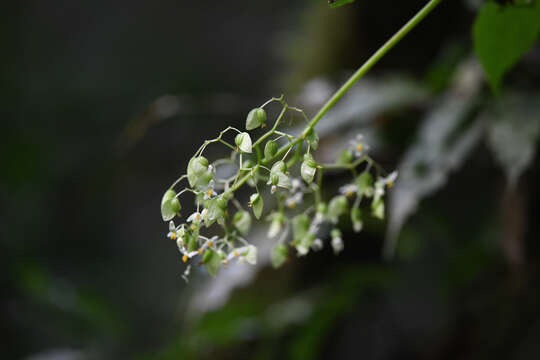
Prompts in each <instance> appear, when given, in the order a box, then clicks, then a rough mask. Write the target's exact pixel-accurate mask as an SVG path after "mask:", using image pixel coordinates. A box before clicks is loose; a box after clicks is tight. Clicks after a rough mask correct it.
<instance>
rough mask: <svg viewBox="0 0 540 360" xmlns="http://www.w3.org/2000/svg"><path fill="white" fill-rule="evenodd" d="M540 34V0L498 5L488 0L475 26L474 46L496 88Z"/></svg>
mask: <svg viewBox="0 0 540 360" xmlns="http://www.w3.org/2000/svg"><path fill="white" fill-rule="evenodd" d="M539 34H540V3H538V2H537V1H532V0H524V1H518V2H516V3H511V4H506V5H499V4H496V3H495V2H491V1H487V2H486V3H485V4H484V5H483V6H482V8H481V9H480V10H479V13H478V16H477V18H476V21H475V23H474V27H473V38H474V47H475V51H476V54H477V56H478V58H479V59H480V61H481V62H482V65H483V66H484V69H485V71H486V76H487V78H488V80H489V83H490V85H491V88H492V89H493V91H495V92H497V91H498V90H499V88H500V86H501V82H502V78H503V75H504V74H505V73H506V72H507V71H508V70H509V69H510V68H511V67H512V66H514V65H515V64H516V63H517V62H518V61H519V60H520V59H521V57H522V56H523V55H524V54H525V53H526V52H527V51H529V50H530V49H531V47H532V46H533V44H534V43H535V42H536V40H537V39H538V35H539Z"/></svg>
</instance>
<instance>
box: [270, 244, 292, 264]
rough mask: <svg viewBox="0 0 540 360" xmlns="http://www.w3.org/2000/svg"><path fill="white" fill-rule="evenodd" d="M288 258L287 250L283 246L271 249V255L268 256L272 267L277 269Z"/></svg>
mask: <svg viewBox="0 0 540 360" xmlns="http://www.w3.org/2000/svg"><path fill="white" fill-rule="evenodd" d="M288 257H289V248H288V247H287V245H284V244H277V245H276V246H274V248H273V249H272V254H271V256H270V258H271V261H272V266H273V267H274V268H275V269H277V268H279V267H281V265H283V264H284V263H285V261H287V258H288Z"/></svg>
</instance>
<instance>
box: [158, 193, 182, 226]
mask: <svg viewBox="0 0 540 360" xmlns="http://www.w3.org/2000/svg"><path fill="white" fill-rule="evenodd" d="M181 208H182V207H181V206H180V201H179V200H178V199H177V198H176V191H174V190H172V189H169V190H167V191H166V192H165V194H163V198H161V217H162V219H163V221H169V220H172V219H173V218H174V217H175V215H176V214H177V213H178V212H179V211H180V209H181Z"/></svg>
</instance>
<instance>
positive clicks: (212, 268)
mask: <svg viewBox="0 0 540 360" xmlns="http://www.w3.org/2000/svg"><path fill="white" fill-rule="evenodd" d="M202 262H203V264H204V267H205V268H206V271H208V274H210V275H212V276H214V277H215V276H216V275H217V273H218V270H219V266H220V265H221V257H220V256H219V255H218V253H216V252H215V251H214V250H212V249H208V250H206V252H205V253H204V255H203V258H202Z"/></svg>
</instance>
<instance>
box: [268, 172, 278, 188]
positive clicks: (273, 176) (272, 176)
mask: <svg viewBox="0 0 540 360" xmlns="http://www.w3.org/2000/svg"><path fill="white" fill-rule="evenodd" d="M278 182H279V175H278V174H276V173H272V174H270V183H271V184H272V185H277V184H278Z"/></svg>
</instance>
